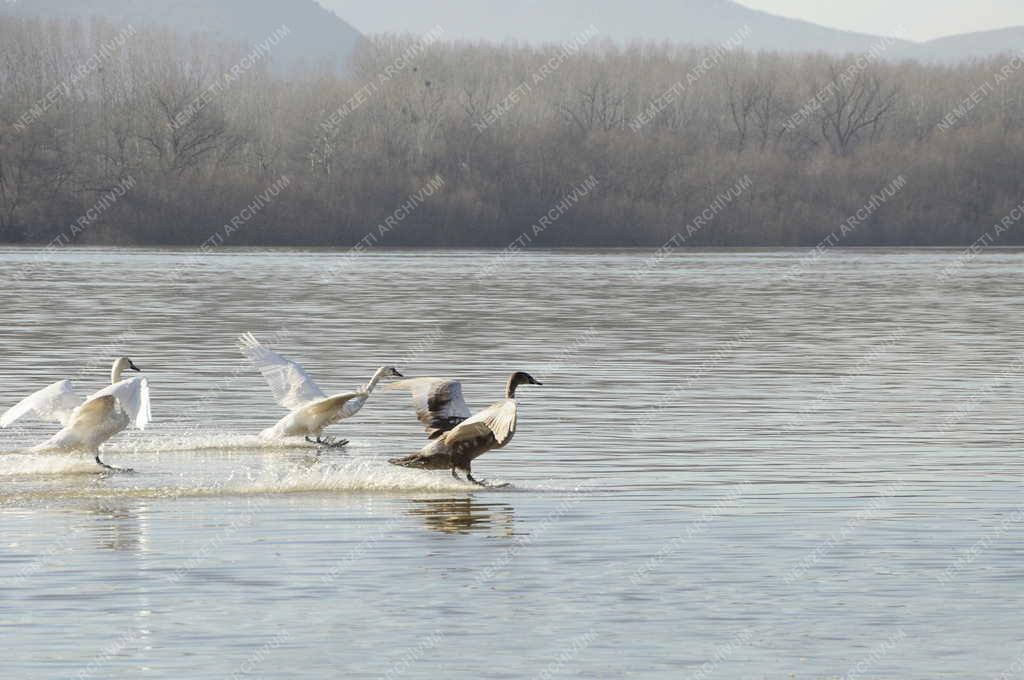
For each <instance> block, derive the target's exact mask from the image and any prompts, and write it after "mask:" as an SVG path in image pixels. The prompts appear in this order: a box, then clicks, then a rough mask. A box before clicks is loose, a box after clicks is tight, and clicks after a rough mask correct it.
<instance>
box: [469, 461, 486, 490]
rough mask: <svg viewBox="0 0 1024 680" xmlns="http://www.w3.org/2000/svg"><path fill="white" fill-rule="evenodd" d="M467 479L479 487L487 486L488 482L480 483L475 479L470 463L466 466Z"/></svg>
mask: <svg viewBox="0 0 1024 680" xmlns="http://www.w3.org/2000/svg"><path fill="white" fill-rule="evenodd" d="M466 479H467V480H469V481H470V482H472V483H473V484H476V485H477V486H487V483H486V482H479V481H477V480H476V479H474V478H473V468H472V467H471V466H470V465H469V464H468V463H467V464H466Z"/></svg>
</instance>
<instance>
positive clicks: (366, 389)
mask: <svg viewBox="0 0 1024 680" xmlns="http://www.w3.org/2000/svg"><path fill="white" fill-rule="evenodd" d="M383 377H384V369H383V368H378V369H377V372H376V373H374V374H373V377H372V378H370V382H368V383H366V385H364V386H363V391H364V392H366V393H367V394H371V393H372V392H373V390H374V389H375V388H376V387H377V383H379V382H380V379H381V378H383Z"/></svg>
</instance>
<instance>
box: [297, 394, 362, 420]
mask: <svg viewBox="0 0 1024 680" xmlns="http://www.w3.org/2000/svg"><path fill="white" fill-rule="evenodd" d="M364 396H365V395H364V394H363V393H362V392H349V393H348V394H339V395H337V396H334V397H329V398H327V399H321V400H320V401H315V402H313V403H312V404H308V405H306V406H304V407H302V410H301V413H302V414H303V415H305V416H309V417H312V418H315V417H319V416H327V415H333V414H337V415H338V416H339V420H341V419H344V418H348V417H349V416H350V415H353V414H354V413H355V412H357V411H358V410H359V409H358V408H356V411H352V410H351V405H352V404H353V403H354V402H357V401H359V400H360V399H362V398H363V397H364ZM363 401H364V402H365V399H363ZM360 406H361V404H360Z"/></svg>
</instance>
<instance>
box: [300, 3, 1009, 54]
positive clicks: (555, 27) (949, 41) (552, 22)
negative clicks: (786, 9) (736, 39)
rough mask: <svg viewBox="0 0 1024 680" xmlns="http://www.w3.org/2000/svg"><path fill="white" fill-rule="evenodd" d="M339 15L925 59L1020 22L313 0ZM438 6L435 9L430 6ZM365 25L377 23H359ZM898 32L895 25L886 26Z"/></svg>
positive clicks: (414, 26)
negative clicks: (854, 20)
mask: <svg viewBox="0 0 1024 680" xmlns="http://www.w3.org/2000/svg"><path fill="white" fill-rule="evenodd" d="M320 1H321V3H322V4H323V5H324V6H326V7H328V8H330V9H332V10H334V11H335V12H337V13H338V14H339V15H340V16H343V17H346V18H351V17H354V16H367V12H371V11H372V12H374V13H375V14H374V15H373V16H380V17H382V19H381V21H380V22H379V24H380V25H383V24H384V23H385V21H384V20H383V17H385V16H386V17H388V19H387V21H386V23H387V25H393V26H397V27H398V28H396V29H395V30H398V31H401V30H408V31H412V32H424V31H426V30H427V29H428V28H429V27H431V26H434V25H436V24H441V25H442V26H443V27H444V28H445V34H446V35H447V36H448V37H459V36H461V37H465V38H468V39H482V40H492V41H501V40H503V39H513V40H518V41H522V42H530V43H545V42H564V41H566V40H569V39H571V38H572V37H573V36H575V35H577V34H579V33H580V32H582V31H583V30H584V29H586V28H588V27H589V26H591V25H593V26H595V27H596V28H597V29H598V31H599V32H600V34H601V36H603V37H606V38H610V39H612V40H614V41H616V42H619V43H628V42H633V41H655V42H662V41H669V42H677V43H691V44H695V45H710V44H719V43H722V42H724V41H725V40H727V39H728V38H730V37H732V36H734V35H736V33H737V32H738V31H739V30H740V29H742V28H743V27H744V26H746V27H749V28H750V31H751V33H750V36H749V38H747V40H746V41H745V42H744V45H745V46H746V47H747V49H750V50H754V51H759V50H765V51H777V52H785V53H799V52H825V53H828V54H848V53H852V52H866V51H868V50H871V49H872V48H875V49H876V50H877V49H878V46H879V45H885V46H886V49H885V50H884V56H885V57H887V58H892V59H904V58H917V59H922V60H927V61H957V60H964V59H970V58H984V57H989V56H992V55H994V54H999V53H1002V52H1010V51H1015V50H1018V49H1020V46H1021V45H1024V27H1021V28H1010V29H1002V30H997V31H984V32H980V33H970V34H963V35H955V36H949V37H944V38H939V39H937V40H931V41H928V42H923V43H916V42H912V41H909V40H900V39H893V38H886V37H883V36H881V35H872V34H867V33H856V32H851V31H843V30H839V29H834V28H829V27H827V26H822V25H819V24H815V23H812V22H809V21H803V20H801V19H793V18H788V17H783V16H778V15H775V14H771V13H768V12H763V11H760V10H755V9H751V8H749V7H745V6H743V5H742V4H740V3H738V2H734V1H733V0H676V1H675V2H671V3H669V2H664V1H663V0H634V2H630V3H623V2H621V0H545V1H544V2H534V1H526V2H520V3H517V4H515V5H514V6H510V5H509V3H508V2H505V1H504V0H433V1H432V2H429V3H410V2H409V0H377V2H375V3H374V4H373V5H372V8H371V9H368V8H367V6H366V5H365V4H363V0H320ZM439 7H440V8H444V9H445V10H446V11H444V12H439V11H438V8H439ZM361 28H362V29H363V30H365V31H366V32H379V31H378V30H377V26H374V25H369V23H367V24H366V25H363V26H362V27H361ZM893 28H894V29H897V30H894V31H893V32H897V33H898V28H899V27H893Z"/></svg>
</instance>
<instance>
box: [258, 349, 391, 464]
mask: <svg viewBox="0 0 1024 680" xmlns="http://www.w3.org/2000/svg"><path fill="white" fill-rule="evenodd" d="M238 349H239V350H240V351H241V352H242V354H244V355H245V356H246V357H247V358H248V359H249V361H251V362H252V364H253V366H255V367H256V368H257V369H258V370H259V372H260V373H262V374H263V377H264V378H266V380H267V383H268V384H269V385H270V391H271V392H272V393H273V395H274V399H276V400H277V403H279V404H281V406H283V407H285V408H286V409H288V410H289V411H291V413H289V414H288V415H286V416H285V417H284V418H282V419H281V420H279V421H277V424H276V425H274V426H273V427H270V428H267V429H266V430H263V432H261V433H260V437H261V438H263V439H284V438H285V437H299V436H303V437H305V438H306V441H308V442H309V443H311V444H321V445H325V446H331V447H335V448H339V447H342V446H344V445H345V444H347V443H348V441H346V440H341V441H337V440H334V439H322V438H321V434H322V433H323V431H324V429H325V428H327V427H328V426H330V425H333V424H335V423H337V422H339V421H341V420H344V419H346V418H351V417H352V416H354V415H355V414H357V413H359V411H360V409H362V408H363V406H364V405H365V404H366V400H367V399H369V398H370V394H372V393H373V390H374V388H376V387H377V383H379V382H380V381H381V379H383V378H390V377H396V378H401V377H402V374H401V373H399V372H398V371H397V370H396V369H394V368H392V367H391V366H382V367H381V368H379V369H377V372H376V373H374V375H373V378H371V379H370V382H368V383H366V384H365V385H363V386H362V387H357V388H356V389H355V390H354V391H352V392H345V393H343V394H336V395H334V396H333V397H328V396H326V395H325V394H324V393H323V392H322V391H321V390H320V388H319V387H317V385H316V383H315V382H313V379H312V378H310V377H309V374H308V373H306V371H305V369H304V368H302V366H300V365H299V364H297V363H295V362H294V361H291V360H290V359H286V358H285V357H283V356H281V355H280V354H278V353H277V352H274V351H273V350H271V349H269V348H268V347H266V346H265V345H262V344H260V341H259V340H257V339H256V337H255V336H254V335H253V334H252V333H246V334H244V335H242V336H241V337H239V339H238ZM310 436H313V437H316V439H310Z"/></svg>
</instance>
